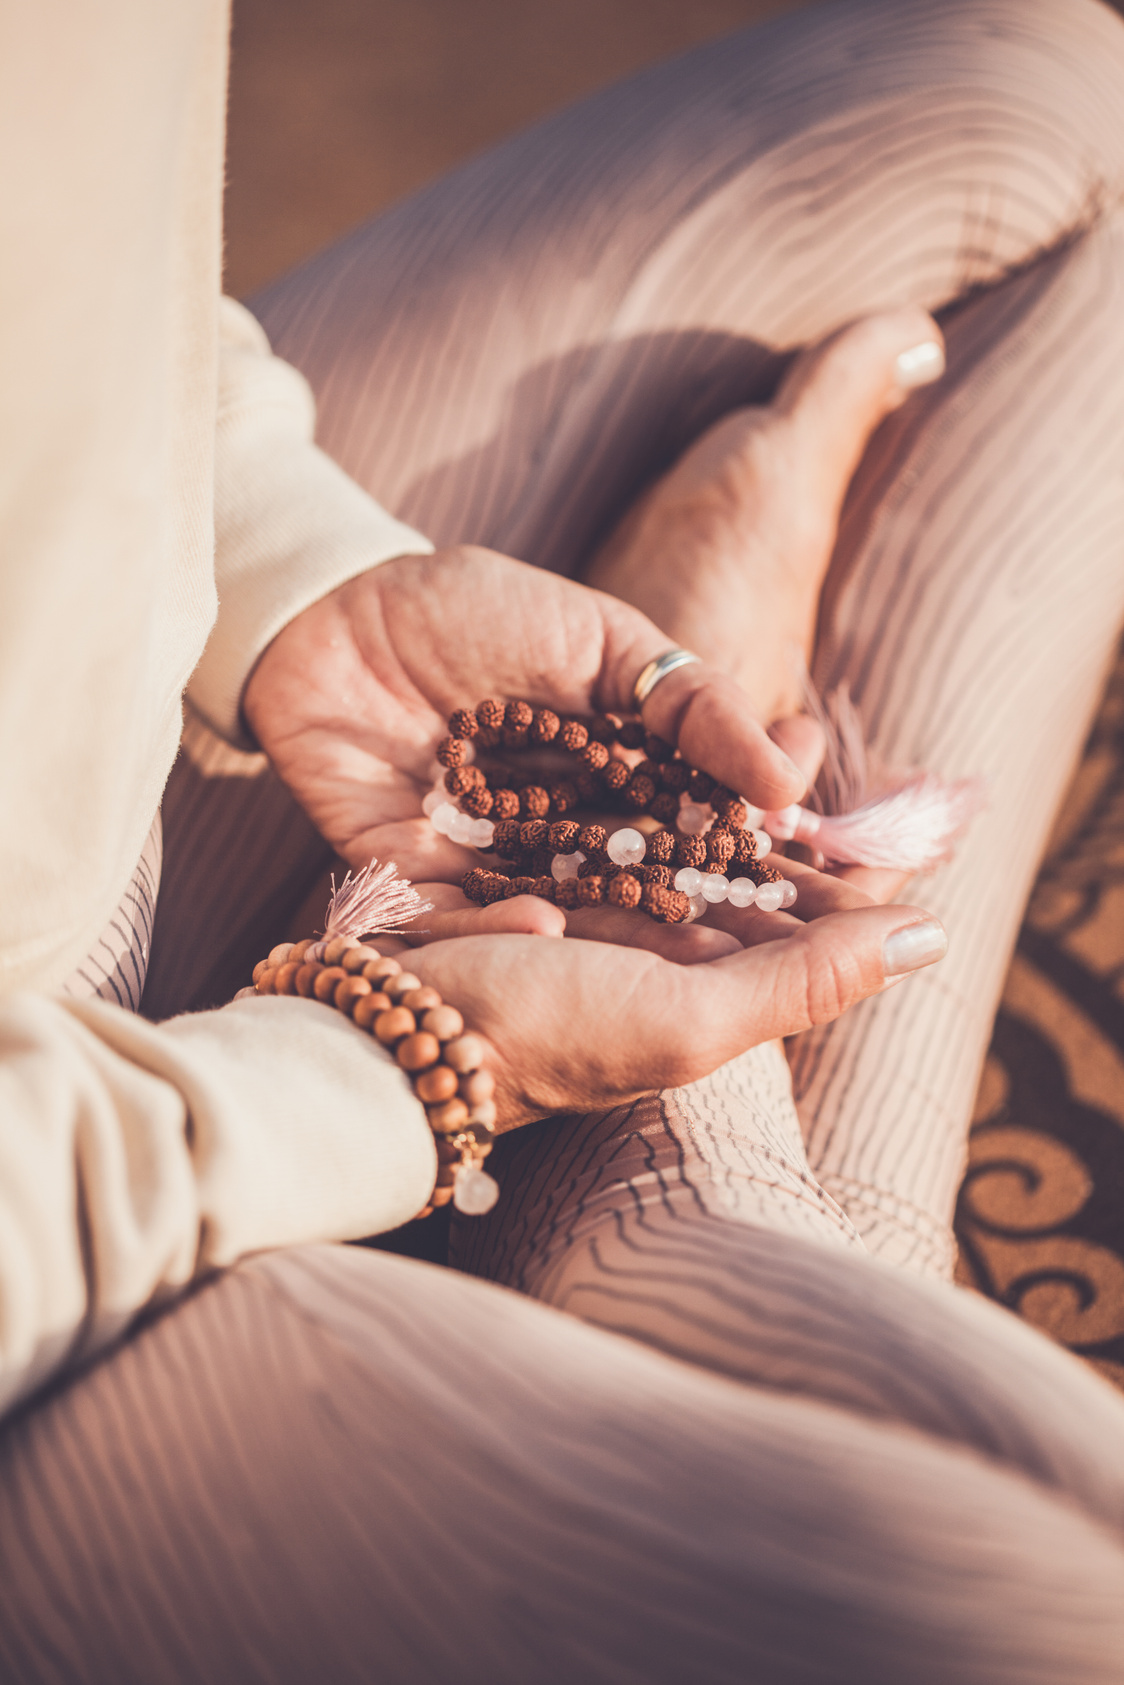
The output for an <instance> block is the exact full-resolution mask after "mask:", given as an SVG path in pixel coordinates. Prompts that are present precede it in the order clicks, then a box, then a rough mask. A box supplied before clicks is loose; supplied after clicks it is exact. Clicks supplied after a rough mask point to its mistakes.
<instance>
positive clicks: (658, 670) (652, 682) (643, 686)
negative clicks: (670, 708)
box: [632, 649, 702, 713]
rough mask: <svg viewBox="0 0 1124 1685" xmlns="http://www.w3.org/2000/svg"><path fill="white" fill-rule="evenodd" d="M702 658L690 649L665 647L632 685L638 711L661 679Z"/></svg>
mask: <svg viewBox="0 0 1124 1685" xmlns="http://www.w3.org/2000/svg"><path fill="white" fill-rule="evenodd" d="M701 660H702V656H701V655H695V654H694V653H693V652H692V651H691V650H689V649H665V650H664V652H663V654H662V655H657V656H656V659H655V660H654V661H649V663H648V665H647V666H646V667H645V668H644V669H643V670H642V671H641V674H640V677H639V678H638V679H637V681H636V683H635V684H634V685H633V687H632V700H633V701H634V702H635V704H636V710H637V713H639V711H640V709H641V708H643V706H644V704H645V702H647V700H648V698H649V696H651V694H652V692H653V691H654V690H655V688H656V686H657V685H658V684H659V682H660V680H661V679H666V678H667V675H668V674H669V673H674V671H675V669H676V668H677V667H689V666H690V665H691V663H692V662H693V661H701Z"/></svg>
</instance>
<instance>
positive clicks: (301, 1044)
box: [0, 995, 436, 1410]
mask: <svg viewBox="0 0 1124 1685" xmlns="http://www.w3.org/2000/svg"><path fill="white" fill-rule="evenodd" d="M435 1173H436V1153H435V1149H434V1145H433V1138H432V1136H431V1134H430V1131H429V1127H428V1125H427V1123H426V1119H425V1114H424V1111H423V1109H422V1107H421V1106H420V1104H419V1103H418V1102H417V1100H416V1099H415V1098H414V1097H413V1095H412V1093H411V1091H410V1088H409V1084H408V1082H407V1081H406V1079H405V1078H404V1077H403V1075H402V1073H401V1072H400V1071H399V1070H398V1069H397V1067H396V1066H395V1065H394V1063H393V1061H392V1060H391V1059H390V1058H389V1056H388V1055H386V1054H385V1053H384V1052H383V1051H382V1049H381V1048H378V1047H376V1046H375V1045H374V1044H373V1043H372V1042H371V1040H370V1038H369V1037H368V1036H364V1035H362V1034H361V1033H360V1032H359V1031H358V1030H356V1029H355V1028H354V1026H353V1025H351V1024H349V1023H348V1022H347V1021H346V1020H345V1019H344V1018H343V1017H342V1016H341V1015H340V1014H338V1013H333V1012H327V1011H325V1010H324V1009H323V1008H322V1007H320V1006H319V1005H317V1003H315V1002H312V1001H305V1000H300V999H296V998H292V999H290V998H262V999H250V1000H245V1001H238V1002H235V1003H234V1004H233V1005H231V1006H228V1007H223V1008H222V1009H221V1010H219V1011H215V1012H202V1013H197V1014H194V1015H192V1016H189V1017H184V1018H177V1019H172V1020H171V1021H170V1022H168V1023H165V1024H161V1025H153V1024H149V1023H146V1022H145V1021H144V1020H143V1019H140V1018H136V1017H134V1016H132V1014H130V1013H127V1012H123V1011H121V1010H120V1009H119V1008H117V1007H111V1006H107V1005H105V1004H104V1003H102V1002H100V1001H86V1002H81V1003H79V1002H64V1001H56V1000H48V999H45V998H44V997H42V996H36V995H14V996H11V997H9V998H8V999H7V1000H6V1001H4V1002H3V1003H2V1004H0V1410H5V1409H8V1408H10V1407H11V1406H12V1404H14V1403H15V1402H17V1401H18V1400H19V1399H21V1398H23V1397H25V1396H26V1395H27V1394H28V1393H29V1392H31V1391H33V1390H34V1389H35V1388H36V1387H37V1386H39V1385H40V1384H41V1383H42V1382H43V1381H44V1380H46V1379H47V1378H48V1377H50V1376H51V1375H52V1374H53V1373H55V1372H57V1371H58V1370H60V1369H61V1368H63V1367H64V1366H68V1365H70V1364H72V1363H74V1362H76V1361H78V1360H80V1359H82V1358H84V1357H87V1356H88V1355H90V1354H91V1353H92V1352H95V1351H97V1350H98V1349H99V1348H100V1347H103V1346H104V1345H106V1344H107V1343H108V1342H109V1341H110V1340H112V1339H113V1338H114V1337H115V1336H117V1335H118V1334H120V1333H121V1332H122V1330H123V1329H124V1328H125V1327H126V1326H127V1325H128V1324H129V1322H130V1321H131V1320H132V1318H133V1317H134V1316H135V1315H136V1314H137V1313H138V1312H139V1311H140V1310H142V1309H143V1308H145V1307H146V1306H148V1305H151V1304H154V1303H159V1302H160V1301H161V1300H163V1299H166V1298H169V1297H171V1296H172V1295H174V1294H175V1293H176V1292H177V1291H180V1290H182V1289H183V1288H184V1287H185V1286H186V1285H187V1284H188V1283H190V1282H191V1281H192V1280H193V1279H194V1278H195V1277H197V1276H198V1275H200V1274H202V1273H204V1272H206V1271H208V1270H210V1269H213V1268H216V1267H218V1266H221V1265H225V1264H230V1263H232V1262H233V1261H234V1260H235V1259H237V1258H239V1257H240V1256H242V1255H243V1254H244V1253H246V1252H250V1251H254V1250H259V1249H262V1248H266V1247H275V1246H284V1245H292V1244H299V1243H302V1242H306V1241H316V1240H344V1239H353V1238H357V1237H359V1236H361V1235H365V1234H373V1233H377V1232H380V1231H383V1230H386V1229H389V1228H393V1227H396V1226H397V1225H398V1224H399V1223H402V1222H405V1221H406V1220H407V1219H409V1218H410V1217H411V1216H413V1215H414V1213H415V1212H417V1211H418V1210H420V1208H421V1206H422V1205H423V1204H424V1203H425V1201H426V1199H427V1197H428V1195H429V1192H430V1190H431V1188H432V1186H433V1178H434V1175H435Z"/></svg>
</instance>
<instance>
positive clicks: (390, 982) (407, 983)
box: [383, 971, 422, 1000]
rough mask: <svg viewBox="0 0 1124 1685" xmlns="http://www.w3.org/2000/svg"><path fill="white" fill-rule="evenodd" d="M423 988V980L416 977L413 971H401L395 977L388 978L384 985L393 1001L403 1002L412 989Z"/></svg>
mask: <svg viewBox="0 0 1124 1685" xmlns="http://www.w3.org/2000/svg"><path fill="white" fill-rule="evenodd" d="M421 986H422V981H421V978H420V977H415V976H414V974H413V972H412V971H399V972H398V973H397V974H396V975H395V976H393V977H388V978H387V979H386V982H385V983H384V984H383V988H384V989H385V990H386V992H387V994H388V995H389V996H390V998H391V1000H401V998H402V996H403V995H408V994H409V992H410V990H411V989H420V988H421Z"/></svg>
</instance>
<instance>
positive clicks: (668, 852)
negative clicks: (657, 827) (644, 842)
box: [644, 831, 675, 866]
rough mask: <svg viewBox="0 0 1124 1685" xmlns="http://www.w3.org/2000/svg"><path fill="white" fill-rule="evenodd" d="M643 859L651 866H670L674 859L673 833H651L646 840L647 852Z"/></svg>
mask: <svg viewBox="0 0 1124 1685" xmlns="http://www.w3.org/2000/svg"><path fill="white" fill-rule="evenodd" d="M644 858H645V859H646V860H648V861H649V862H651V863H652V864H653V865H657V866H668V865H670V864H671V862H672V861H673V860H674V859H675V833H674V831H653V833H652V835H651V836H650V837H649V838H648V850H647V853H646V854H645V856H644Z"/></svg>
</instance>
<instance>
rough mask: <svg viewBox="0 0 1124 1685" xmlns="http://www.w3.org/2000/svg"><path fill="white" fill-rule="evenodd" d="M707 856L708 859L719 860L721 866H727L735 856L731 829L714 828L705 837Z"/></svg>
mask: <svg viewBox="0 0 1124 1685" xmlns="http://www.w3.org/2000/svg"><path fill="white" fill-rule="evenodd" d="M705 842H706V857H707V860H708V861H711V860H713V861H717V862H718V864H719V865H720V866H726V865H727V864H728V862H729V861H730V860H731V859H732V858H733V854H734V839H733V836H732V835H731V833H730V832H729V831H720V830H718V829H717V828H715V829H714V830H712V831H711V832H710V834H709V836H707V837H706V838H705Z"/></svg>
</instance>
